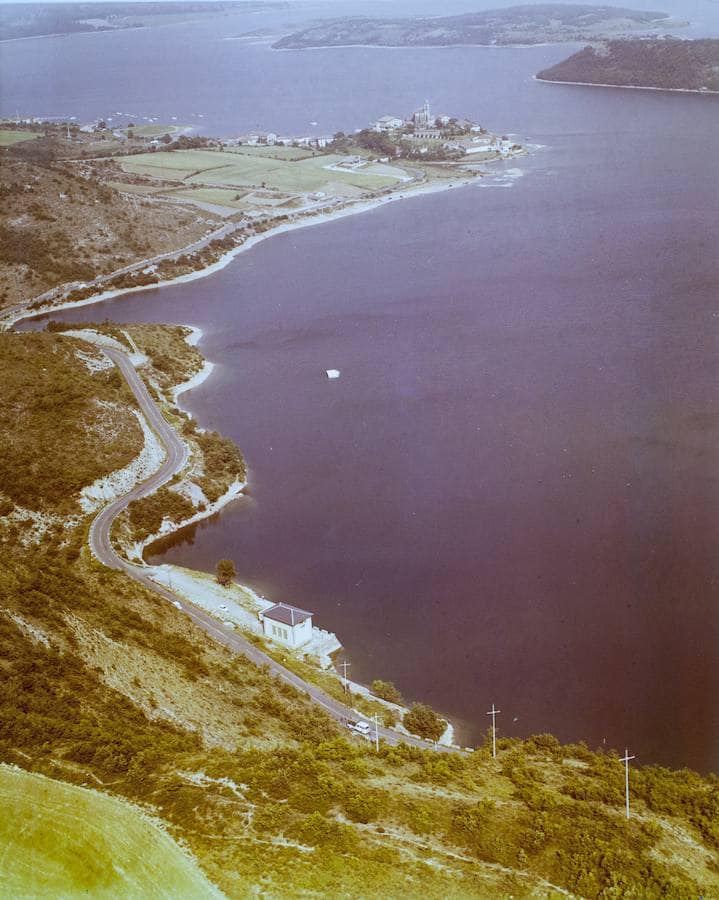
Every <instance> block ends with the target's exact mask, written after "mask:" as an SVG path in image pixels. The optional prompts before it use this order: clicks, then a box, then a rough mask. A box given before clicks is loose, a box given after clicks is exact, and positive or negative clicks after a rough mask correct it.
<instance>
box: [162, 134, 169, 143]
mask: <svg viewBox="0 0 719 900" xmlns="http://www.w3.org/2000/svg"><path fill="white" fill-rule="evenodd" d="M160 140H161V141H162V143H163V144H171V143H172V138H171V137H170V135H169V134H163V135H162V137H161V138H160Z"/></svg>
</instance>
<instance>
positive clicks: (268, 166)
mask: <svg viewBox="0 0 719 900" xmlns="http://www.w3.org/2000/svg"><path fill="white" fill-rule="evenodd" d="M345 158H346V157H343V156H340V155H337V154H323V155H319V156H314V157H307V158H305V159H300V160H297V161H284V160H278V159H271V158H268V157H267V156H261V155H256V154H241V153H225V152H220V151H208V150H181V151H175V152H172V153H162V152H160V153H148V154H139V155H136V156H126V157H122V158H121V159H120V164H121V165H122V168H123V169H124V170H125V171H126V172H129V173H133V174H138V175H151V176H154V177H156V178H164V179H168V180H175V181H185V182H187V183H189V184H207V185H212V186H218V187H220V186H231V187H235V186H237V187H267V188H270V189H274V190H280V191H288V192H293V191H318V190H322V189H323V188H324V187H325V186H326V185H327V184H328V182H334V183H340V184H345V185H352V186H354V187H357V188H360V189H361V190H366V191H372V190H377V189H379V188H383V187H387V186H390V185H393V184H395V183H397V182H398V181H401V180H403V179H405V178H406V172H405V170H404V169H400V168H399V167H395V166H387V165H369V166H367V167H366V168H364V169H361V170H359V171H351V170H348V171H342V170H337V169H332V170H328V169H327V166H334V165H336V164H337V163H339V162H342V160H344V159H345Z"/></svg>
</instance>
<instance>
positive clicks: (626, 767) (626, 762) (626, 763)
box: [620, 747, 636, 818]
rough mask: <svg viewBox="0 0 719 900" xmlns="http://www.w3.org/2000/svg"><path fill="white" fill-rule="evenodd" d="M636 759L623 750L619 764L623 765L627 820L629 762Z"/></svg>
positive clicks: (625, 749)
mask: <svg viewBox="0 0 719 900" xmlns="http://www.w3.org/2000/svg"><path fill="white" fill-rule="evenodd" d="M630 759H636V756H630V755H629V750H628V749H627V748H626V747H625V748H624V756H623V757H622V758H621V760H620V762H623V763H624V799H625V800H626V803H627V818H629V760H630Z"/></svg>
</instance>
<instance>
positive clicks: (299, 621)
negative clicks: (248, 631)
mask: <svg viewBox="0 0 719 900" xmlns="http://www.w3.org/2000/svg"><path fill="white" fill-rule="evenodd" d="M260 621H261V622H262V628H263V630H264V633H265V637H268V638H269V639H270V640H271V641H276V642H277V643H278V644H284V645H285V647H292V648H296V647H303V646H304V645H305V644H308V643H309V642H310V641H311V640H312V613H311V612H307V610H306V609H298V607H296V606H289V605H288V604H287V603H275V605H274V606H270V608H269V609H266V610H264V611H263V612H261V613H260Z"/></svg>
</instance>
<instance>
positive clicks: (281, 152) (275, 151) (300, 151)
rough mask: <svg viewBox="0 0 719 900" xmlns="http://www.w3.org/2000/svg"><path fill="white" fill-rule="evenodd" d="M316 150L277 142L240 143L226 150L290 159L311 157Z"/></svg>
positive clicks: (227, 151)
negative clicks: (286, 145) (279, 144)
mask: <svg viewBox="0 0 719 900" xmlns="http://www.w3.org/2000/svg"><path fill="white" fill-rule="evenodd" d="M315 152H316V151H314V150H308V149H307V148H304V147H278V146H277V145H276V144H275V145H269V146H263V145H261V146H257V147H255V146H250V145H249V144H240V146H239V147H228V148H227V149H226V150H225V153H240V154H242V155H244V156H262V157H265V158H267V157H270V158H272V159H290V160H294V159H307V158H308V157H310V158H311V157H312V156H314V154H315Z"/></svg>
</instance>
